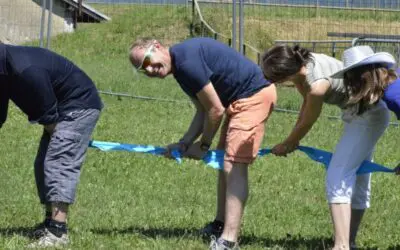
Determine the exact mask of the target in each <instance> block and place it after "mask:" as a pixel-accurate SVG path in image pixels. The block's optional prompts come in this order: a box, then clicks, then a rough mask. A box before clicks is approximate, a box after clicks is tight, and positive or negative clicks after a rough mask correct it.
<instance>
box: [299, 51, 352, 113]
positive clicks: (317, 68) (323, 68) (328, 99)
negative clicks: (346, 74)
mask: <svg viewBox="0 0 400 250" xmlns="http://www.w3.org/2000/svg"><path fill="white" fill-rule="evenodd" d="M311 55H312V58H313V60H312V61H310V62H308V63H307V65H306V67H307V76H306V79H307V83H308V85H312V84H314V83H315V82H317V81H318V80H320V79H326V80H328V81H329V83H330V88H329V90H328V91H327V92H326V93H325V95H324V102H325V103H328V104H332V105H337V106H339V107H340V108H344V107H345V106H346V103H347V94H346V88H345V86H344V84H343V79H332V78H331V77H330V75H332V74H333V73H334V72H336V71H338V70H340V69H342V68H343V63H342V62H341V61H339V60H337V59H335V58H333V57H330V56H327V55H325V54H319V53H311Z"/></svg>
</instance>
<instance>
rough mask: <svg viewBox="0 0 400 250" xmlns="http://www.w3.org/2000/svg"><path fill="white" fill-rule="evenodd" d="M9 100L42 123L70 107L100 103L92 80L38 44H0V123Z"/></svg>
mask: <svg viewBox="0 0 400 250" xmlns="http://www.w3.org/2000/svg"><path fill="white" fill-rule="evenodd" d="M9 100H12V101H13V102H14V103H15V105H17V106H18V107H19V108H20V109H21V110H22V111H23V112H24V113H25V114H26V115H27V116H28V119H29V121H31V122H37V123H40V124H43V125H47V124H52V123H56V122H59V121H61V120H63V119H64V118H65V115H66V114H67V113H68V112H71V111H73V110H79V109H90V108H92V109H98V110H100V109H102V107H103V104H102V102H101V99H100V97H99V94H98V92H97V89H96V86H95V85H94V83H93V82H92V80H91V79H90V78H89V77H88V76H87V75H86V74H85V73H84V72H83V71H82V70H81V69H79V68H78V67H77V66H76V65H74V64H73V63H72V62H71V61H69V60H67V59H66V58H64V57H62V56H60V55H58V54H56V53H54V52H52V51H50V50H46V49H42V48H37V47H27V46H12V45H4V44H0V127H1V125H2V124H3V123H4V122H5V121H6V119H7V111H8V102H9Z"/></svg>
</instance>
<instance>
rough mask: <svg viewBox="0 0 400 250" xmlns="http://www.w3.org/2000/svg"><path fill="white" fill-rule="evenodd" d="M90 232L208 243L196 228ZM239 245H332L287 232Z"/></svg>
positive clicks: (370, 249)
mask: <svg viewBox="0 0 400 250" xmlns="http://www.w3.org/2000/svg"><path fill="white" fill-rule="evenodd" d="M91 232H92V233H95V234H103V235H116V234H139V235H142V236H145V237H149V238H153V239H156V238H159V237H162V238H190V237H198V238H200V239H202V240H203V241H204V242H205V243H207V244H208V242H209V238H205V237H202V236H201V235H200V234H199V229H198V228H151V227H150V228H147V227H146V228H144V227H128V228H124V229H117V228H96V229H91ZM240 245H241V246H246V245H247V246H251V245H253V246H263V247H272V248H274V247H276V248H277V249H282V248H283V249H299V248H302V249H313V250H320V249H321V250H325V249H331V248H332V246H333V241H332V238H329V237H314V238H309V237H303V236H301V235H298V236H292V235H290V234H287V235H286V237H283V238H281V239H270V238H266V237H259V236H256V235H243V236H241V237H240ZM357 249H358V250H377V249H379V248H378V247H360V248H357ZM387 249H389V250H398V249H400V244H397V245H395V246H389V247H388V248H387Z"/></svg>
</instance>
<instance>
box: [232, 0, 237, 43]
mask: <svg viewBox="0 0 400 250" xmlns="http://www.w3.org/2000/svg"><path fill="white" fill-rule="evenodd" d="M232 48H233V49H236V0H232Z"/></svg>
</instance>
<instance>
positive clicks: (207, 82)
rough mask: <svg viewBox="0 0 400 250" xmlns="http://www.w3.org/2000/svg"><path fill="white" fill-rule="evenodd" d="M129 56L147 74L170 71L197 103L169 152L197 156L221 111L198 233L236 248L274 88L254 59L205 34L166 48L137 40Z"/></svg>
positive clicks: (206, 146)
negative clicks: (207, 216)
mask: <svg viewBox="0 0 400 250" xmlns="http://www.w3.org/2000/svg"><path fill="white" fill-rule="evenodd" d="M129 59H130V61H131V63H132V64H133V66H134V67H135V68H136V69H137V70H138V71H141V72H143V73H144V74H146V75H147V76H149V77H159V78H164V77H166V76H167V75H169V74H173V76H174V77H175V79H176V81H177V82H178V83H179V85H180V87H181V88H182V90H183V91H184V92H185V93H186V94H187V95H188V96H189V97H190V99H191V100H192V102H193V103H194V105H195V106H196V114H195V115H194V117H193V120H192V122H191V124H190V126H189V129H188V130H187V132H186V133H185V134H184V135H183V137H182V138H181V139H180V140H179V142H177V143H174V144H171V145H169V146H168V149H169V151H171V150H173V149H178V150H180V151H181V152H182V153H183V155H184V156H186V157H190V158H195V159H202V158H203V157H204V156H205V154H206V153H207V151H208V149H209V148H210V145H211V144H212V141H213V138H214V136H215V134H216V132H217V130H218V128H219V127H220V124H221V121H222V118H223V116H224V115H225V121H224V124H223V126H222V129H221V136H220V140H219V143H218V146H217V148H218V149H224V150H225V156H224V170H223V171H220V172H219V177H218V180H219V184H218V208H217V215H216V218H215V220H214V221H213V222H211V223H209V224H208V225H206V227H205V228H204V229H203V233H205V234H209V235H216V236H218V237H219V239H218V240H215V241H213V242H212V244H211V245H214V246H220V247H226V248H227V249H230V248H235V247H236V246H237V238H238V233H239V229H240V223H241V217H242V213H243V208H244V205H245V202H246V200H247V196H248V186H247V185H248V179H247V176H248V166H249V164H251V163H252V162H253V161H254V159H255V158H256V156H257V153H258V150H259V147H260V144H261V142H262V138H263V135H264V123H265V121H266V120H267V118H268V117H269V115H270V113H271V111H272V109H273V106H274V104H275V102H276V99H277V97H276V90H275V86H274V85H273V84H271V83H269V82H268V81H267V80H266V79H265V78H264V76H263V73H262V71H261V69H260V68H259V67H258V66H257V65H256V64H255V63H253V62H252V61H250V60H249V59H247V58H246V57H244V56H243V55H241V54H240V53H238V52H237V51H235V50H234V49H232V48H230V47H229V46H227V45H225V44H223V43H221V42H218V41H216V40H213V39H210V38H193V39H189V40H186V41H184V42H182V43H179V44H176V45H174V46H172V47H170V48H168V47H166V46H164V45H162V44H161V43H160V42H159V41H157V40H151V39H150V40H149V39H141V40H137V41H136V42H135V43H134V44H133V45H132V46H131V51H130V55H129ZM167 155H168V154H167ZM225 208H226V209H225ZM224 249H225V248H224Z"/></svg>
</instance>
